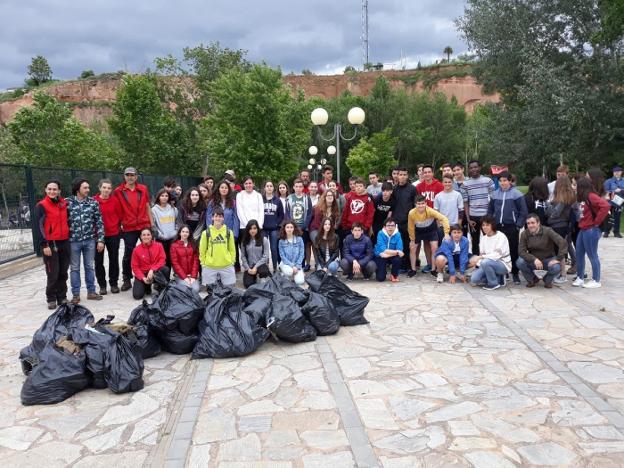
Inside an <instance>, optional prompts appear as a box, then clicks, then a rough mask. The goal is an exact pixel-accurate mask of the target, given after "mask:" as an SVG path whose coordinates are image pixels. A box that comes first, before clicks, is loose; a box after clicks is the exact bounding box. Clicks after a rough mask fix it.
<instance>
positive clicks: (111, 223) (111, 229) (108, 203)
mask: <svg viewBox="0 0 624 468" xmlns="http://www.w3.org/2000/svg"><path fill="white" fill-rule="evenodd" d="M93 198H94V199H95V201H96V202H98V203H99V205H100V213H102V222H103V223H104V236H105V237H112V236H116V235H117V234H119V231H120V229H121V216H122V213H121V205H120V204H119V199H118V198H117V197H116V196H114V194H112V193H111V195H110V196H109V197H108V198H107V199H106V200H105V199H103V198H102V197H101V196H100V195H99V194H98V195H96V196H95V197H93Z"/></svg>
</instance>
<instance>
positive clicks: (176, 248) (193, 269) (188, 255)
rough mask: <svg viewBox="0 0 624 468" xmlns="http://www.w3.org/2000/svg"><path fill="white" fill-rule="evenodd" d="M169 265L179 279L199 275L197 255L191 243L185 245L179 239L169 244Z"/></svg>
mask: <svg viewBox="0 0 624 468" xmlns="http://www.w3.org/2000/svg"><path fill="white" fill-rule="evenodd" d="M169 256H170V257H171V266H172V267H173V272H174V273H175V274H176V275H177V277H178V278H180V279H185V278H188V277H189V276H190V277H191V278H197V277H198V276H199V255H198V253H197V250H196V249H194V248H193V245H192V244H191V243H190V242H188V243H187V244H186V246H185V245H184V242H182V241H181V240H177V241H175V242H173V243H172V244H171V247H170V248H169Z"/></svg>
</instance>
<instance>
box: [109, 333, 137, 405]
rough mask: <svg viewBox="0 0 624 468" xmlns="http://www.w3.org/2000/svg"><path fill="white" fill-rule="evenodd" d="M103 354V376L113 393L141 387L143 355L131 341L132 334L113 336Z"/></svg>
mask: <svg viewBox="0 0 624 468" xmlns="http://www.w3.org/2000/svg"><path fill="white" fill-rule="evenodd" d="M135 338H136V337H135ZM105 356H106V364H105V365H106V372H105V374H104V378H105V380H106V384H107V385H108V388H110V389H111V391H112V392H113V393H127V392H136V391H138V390H141V389H142V388H143V385H144V383H143V356H142V355H141V349H140V348H139V347H138V346H137V345H136V341H134V343H133V341H132V335H130V336H129V337H126V336H124V335H121V334H117V336H113V338H112V341H111V345H110V346H109V348H108V352H107V353H106V355H105Z"/></svg>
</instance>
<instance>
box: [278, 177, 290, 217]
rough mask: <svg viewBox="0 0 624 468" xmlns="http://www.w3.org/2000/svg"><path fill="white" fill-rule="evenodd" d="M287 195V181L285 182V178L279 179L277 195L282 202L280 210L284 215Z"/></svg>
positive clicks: (288, 193) (288, 188)
mask: <svg viewBox="0 0 624 468" xmlns="http://www.w3.org/2000/svg"><path fill="white" fill-rule="evenodd" d="M288 195H290V187H289V186H288V182H286V181H285V180H280V181H279V182H278V183H277V196H278V197H279V200H280V202H281V203H282V211H283V212H284V216H286V201H287V200H288Z"/></svg>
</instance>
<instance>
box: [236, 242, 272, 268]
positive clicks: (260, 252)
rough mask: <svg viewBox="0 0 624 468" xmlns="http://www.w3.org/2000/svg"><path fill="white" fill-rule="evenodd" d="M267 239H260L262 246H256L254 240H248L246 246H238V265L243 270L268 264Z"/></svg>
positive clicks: (268, 248)
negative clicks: (239, 264)
mask: <svg viewBox="0 0 624 468" xmlns="http://www.w3.org/2000/svg"><path fill="white" fill-rule="evenodd" d="M270 251H271V248H270V247H269V239H267V238H266V237H264V236H263V237H262V246H258V245H256V241H255V240H254V239H250V241H249V242H248V243H247V245H241V246H240V263H241V268H242V269H243V270H248V269H250V268H256V267H259V266H260V265H266V264H267V263H268V262H269V252H270Z"/></svg>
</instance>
